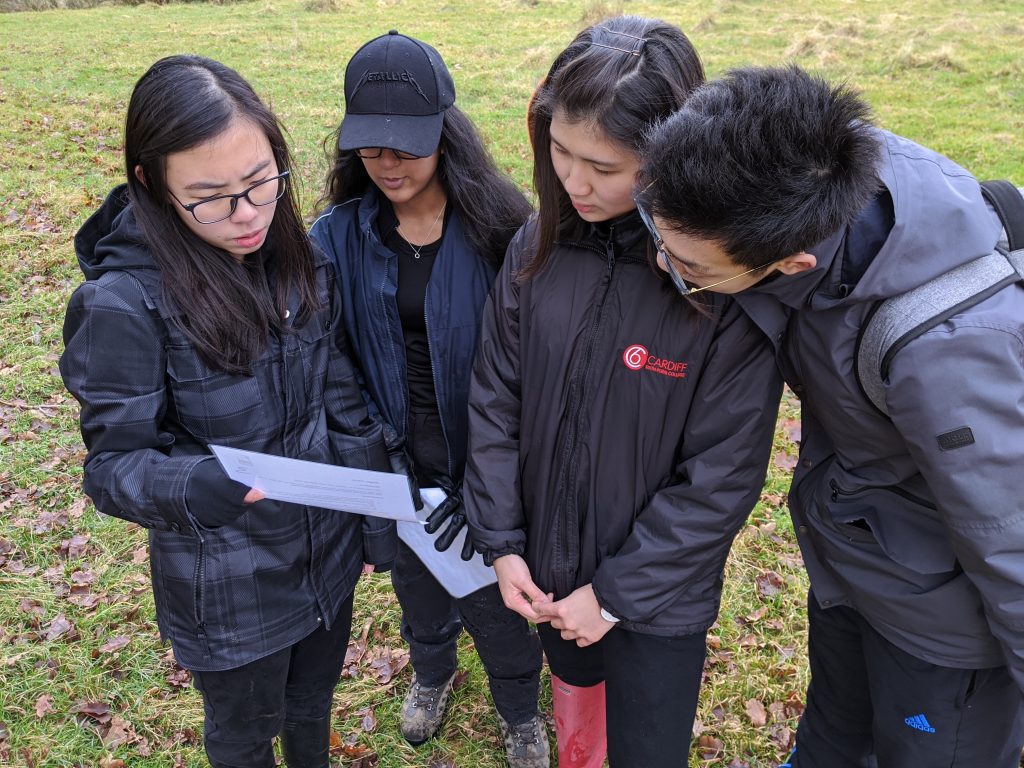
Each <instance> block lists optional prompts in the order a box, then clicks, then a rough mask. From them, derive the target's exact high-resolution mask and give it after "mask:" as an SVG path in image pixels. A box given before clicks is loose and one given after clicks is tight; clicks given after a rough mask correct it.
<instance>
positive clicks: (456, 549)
mask: <svg viewBox="0 0 1024 768" xmlns="http://www.w3.org/2000/svg"><path fill="white" fill-rule="evenodd" d="M420 496H421V497H422V498H423V509H421V510H420V511H419V512H417V513H416V514H417V515H418V516H419V519H420V520H421V521H425V520H426V519H427V517H428V516H429V515H430V513H431V512H432V511H433V510H434V507H436V506H437V505H438V504H440V503H441V502H442V501H444V499H445V493H444V491H442V490H441V489H440V488H422V489H420ZM447 527H448V523H447V522H445V523H443V524H442V525H441V527H440V528H439V529H438V531H437V533H435V534H429V533H427V532H426V531H425V530H424V528H423V523H422V522H420V523H408V522H399V523H398V537H399V538H400V539H401V540H402V541H404V542H405V543H406V544H408V545H409V547H411V548H412V550H413V551H414V552H415V553H416V555H417V556H418V557H419V559H420V560H422V561H423V564H424V565H425V566H427V570H429V571H430V572H431V573H432V574H433V575H434V578H435V579H437V580H438V581H439V582H440V584H441V586H442V587H444V588H445V589H446V590H448V594H450V595H451V596H452V597H456V598H458V597H465V596H466V595H468V594H470V593H472V592H476V591H477V590H478V589H480V588H481V587H486V586H488V585H490V584H494V583H495V582H496V581H497V580H498V577H497V575H495V573H494V569H493V568H490V567H488V566H486V565H484V559H483V557H481V556H480V555H479V554H474V555H473V559H472V560H469V561H468V562H467V561H466V560H463V559H462V545H463V543H464V542H465V541H466V532H467V530H468V528H463V529H462V530H461V531H459V535H458V536H456V537H455V541H453V542H452V544H451V546H450V547H448V549H446V550H445V551H444V552H438V551H437V550H436V549H434V539H436V538H437V536H438V535H439V534H440V533H441V531H443V530H445V529H446V528H447Z"/></svg>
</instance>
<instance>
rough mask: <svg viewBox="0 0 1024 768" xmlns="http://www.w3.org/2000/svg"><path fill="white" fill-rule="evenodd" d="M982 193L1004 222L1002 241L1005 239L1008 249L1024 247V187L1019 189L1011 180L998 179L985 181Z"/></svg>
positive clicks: (1013, 249) (982, 185)
mask: <svg viewBox="0 0 1024 768" xmlns="http://www.w3.org/2000/svg"><path fill="white" fill-rule="evenodd" d="M981 194H982V196H983V197H984V198H985V202H987V203H988V204H989V205H991V206H992V209H993V210H994V211H995V212H996V214H997V215H998V216H999V220H1000V221H1001V222H1002V223H1003V235H1004V236H1003V237H1002V238H1000V241H1001V242H1003V241H1005V243H1006V250H1008V251H1019V250H1022V249H1024V189H1017V187H1015V186H1014V185H1013V184H1011V183H1010V182H1008V181H1005V180H1002V179H997V180H995V181H983V182H982V183H981Z"/></svg>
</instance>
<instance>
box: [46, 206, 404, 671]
mask: <svg viewBox="0 0 1024 768" xmlns="http://www.w3.org/2000/svg"><path fill="white" fill-rule="evenodd" d="M75 246H76V250H77V252H78V258H79V264H80V265H81V267H82V271H83V272H84V273H85V276H86V278H87V281H86V282H85V283H84V284H83V285H82V286H80V287H79V288H78V290H76V291H75V293H74V295H73V296H72V297H71V301H70V304H69V306H68V311H67V316H66V318H65V321H64V344H65V351H64V354H63V356H62V357H61V360H60V370H61V375H62V376H63V377H64V383H65V384H66V385H67V387H68V389H69V390H70V391H71V393H72V394H74V396H75V397H76V398H77V399H78V401H79V402H80V403H81V405H82V412H81V427H82V437H83V439H84V440H85V444H86V447H87V448H88V449H89V453H88V456H87V457H86V459H85V477H84V486H85V491H86V493H88V494H89V496H90V497H92V500H93V502H94V503H95V504H96V508H97V509H98V510H99V511H100V512H103V513H105V514H108V515H114V516H116V517H121V518H124V519H125V520H131V521H133V522H136V523H138V524H139V525H142V526H144V527H145V528H147V529H149V548H150V551H149V555H150V564H151V567H152V576H153V595H154V599H155V602H156V612H157V621H158V623H159V626H160V632H161V634H162V635H163V636H164V637H165V638H167V639H169V640H170V642H171V645H172V646H173V648H174V653H175V656H176V658H177V659H178V661H179V662H180V663H181V664H182V665H183V666H185V667H187V668H189V669H197V670H223V669H231V668H235V667H238V666H241V665H243V664H247V663H249V662H251V661H254V660H255V659H258V658H261V657H263V656H266V655H268V654H270V653H273V652H274V651H277V650H279V649H281V648H286V647H288V646H290V645H292V644H294V643H295V642H297V641H298V640H300V639H302V638H303V637H305V636H306V635H307V634H309V633H310V632H312V631H313V630H314V629H316V628H317V627H318V626H319V625H320V624H321V623H322V622H323V623H326V624H327V625H328V626H329V625H330V624H331V622H333V621H334V620H335V618H336V617H337V615H338V611H339V610H340V608H341V606H342V605H343V604H344V602H345V601H346V600H347V599H348V597H349V595H351V593H352V590H353V588H354V586H355V583H356V579H357V578H358V576H359V570H360V566H361V564H362V562H363V561H364V559H365V560H366V561H367V562H372V563H376V564H384V563H386V562H387V561H389V560H390V559H393V558H394V554H395V546H396V544H395V533H394V525H393V523H391V522H390V521H387V520H381V519H378V518H369V517H368V518H363V517H360V516H358V515H349V514H345V513H343V512H335V511H331V510H325V509H317V508H313V507H303V506H300V505H297V504H287V503H283V502H272V501H269V500H267V501H261V502H258V503H256V504H253V505H251V506H250V507H249V508H248V509H247V510H246V511H245V512H244V513H243V514H242V515H241V516H240V517H237V518H236V519H235V520H234V521H233V522H231V523H228V524H226V525H221V526H217V527H207V526H205V525H203V524H202V523H201V522H200V520H202V519H205V516H204V515H203V514H202V512H203V511H204V510H202V509H201V508H200V507H199V506H195V507H193V506H192V505H191V501H190V500H191V499H202V500H204V501H203V503H205V504H206V505H208V504H210V503H212V501H211V500H212V499H214V498H216V497H217V494H216V493H215V492H214V491H215V489H214V488H209V487H202V488H195V487H193V486H194V485H196V484H197V483H198V482H199V480H198V479H199V478H200V477H203V476H205V475H206V474H207V473H206V472H204V471H203V470H208V469H213V467H212V466H210V464H209V463H210V462H214V461H215V459H213V458H212V456H211V454H210V452H209V448H208V446H209V445H210V444H211V443H217V444H221V445H227V446H230V447H234V448H242V449H246V450H254V451H261V452H264V453H272V454H276V455H281V456H289V457H292V458H297V459H307V460H310V461H318V462H324V463H337V464H344V465H348V466H356V467H362V468H369V469H378V470H384V471H388V470H389V469H390V463H389V461H388V458H387V454H386V452H385V449H384V442H383V437H382V429H381V426H380V425H379V424H378V423H377V422H374V421H371V420H370V418H369V417H368V416H367V412H366V407H365V405H364V404H363V399H362V396H361V395H360V391H359V388H358V383H357V381H356V375H355V371H354V369H353V367H352V364H351V362H350V361H349V358H348V355H347V354H346V352H345V334H344V333H343V331H342V326H341V308H340V302H339V296H338V293H337V289H336V288H335V287H334V284H333V283H334V271H333V270H332V269H331V267H330V265H329V264H328V263H327V260H326V259H325V258H324V257H318V263H317V265H316V278H317V290H318V295H319V297H320V300H321V302H322V305H323V306H322V308H321V309H320V310H319V311H317V312H316V313H314V314H313V316H312V317H311V318H310V320H309V321H308V322H306V323H305V324H304V325H303V326H302V328H301V329H297V330H296V331H295V332H294V333H278V332H276V331H272V332H271V333H270V334H269V336H268V339H267V346H266V350H265V352H264V354H263V355H262V356H261V357H260V358H259V359H258V360H257V361H256V362H255V363H254V364H253V373H252V375H250V376H240V375H232V374H228V373H224V372H222V371H218V370H214V369H211V368H210V367H209V366H207V365H206V364H205V363H204V362H203V360H202V359H201V358H200V357H199V356H198V354H197V352H196V350H195V348H194V347H193V345H192V344H191V343H190V341H189V340H188V338H187V337H186V336H185V335H184V334H183V333H182V331H181V330H180V329H179V328H178V327H177V325H176V324H175V323H174V322H169V318H170V317H171V316H172V314H171V312H170V311H169V310H168V308H167V306H166V305H165V304H164V302H163V301H162V290H161V286H162V279H163V276H162V273H161V271H160V270H159V269H157V267H156V264H155V263H154V261H153V258H152V256H151V255H150V253H149V250H148V248H147V246H146V245H145V242H144V241H143V238H142V235H141V232H140V231H139V228H138V225H137V224H136V223H135V218H134V215H133V211H132V208H131V206H130V205H127V201H126V199H125V192H124V187H119V188H117V189H115V190H114V191H113V192H112V193H111V194H110V196H109V197H108V198H107V201H106V202H105V203H104V205H103V207H101V208H100V210H99V211H97V212H96V213H95V214H94V215H93V216H92V217H91V218H90V219H89V220H88V221H87V222H86V223H85V225H84V226H83V227H82V229H81V231H79V233H78V235H77V237H76V238H75ZM267 251H272V245H268V246H264V248H263V250H262V253H263V255H264V257H265V258H267V259H268V261H267V269H268V273H270V275H271V277H272V271H273V262H272V257H271V256H268V255H267ZM292 315H293V316H294V315H295V312H294V311H293V312H292ZM209 482H215V481H208V483H209ZM221 482H226V477H225V478H224V479H223V480H222V481H221Z"/></svg>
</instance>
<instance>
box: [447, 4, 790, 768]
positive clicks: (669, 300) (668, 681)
mask: <svg viewBox="0 0 1024 768" xmlns="http://www.w3.org/2000/svg"><path fill="white" fill-rule="evenodd" d="M702 80H703V69H702V67H701V63H700V60H699V58H698V56H697V54H696V52H695V51H694V49H693V47H692V46H691V44H690V42H689V40H687V38H686V36H685V35H684V34H683V33H682V32H681V31H680V30H679V29H677V28H676V27H674V26H671V25H668V24H665V23H663V22H660V21H656V20H652V19H644V18H639V17H635V16H627V17H619V18H614V19H609V20H606V21H604V22H601V23H599V24H597V25H595V26H592V27H590V28H588V29H586V30H584V31H583V32H581V33H580V34H579V35H578V36H577V37H576V39H575V40H574V41H573V42H572V44H571V45H570V46H569V47H568V48H566V49H565V50H564V51H563V52H562V53H561V54H560V55H559V56H558V57H557V58H556V59H555V61H554V63H553V64H552V65H551V68H550V70H549V72H548V75H547V77H546V79H545V80H544V81H543V82H542V83H541V85H540V86H539V88H538V90H537V92H536V94H535V96H534V99H533V101H532V103H531V107H530V112H531V113H530V119H529V124H530V126H531V132H532V136H531V138H532V142H533V148H534V176H533V177H534V184H535V186H536V189H537V196H538V199H539V210H538V215H537V216H536V218H534V219H531V220H530V222H529V223H528V224H527V225H526V226H525V227H523V229H522V230H520V232H519V233H518V234H517V235H516V237H515V239H514V240H513V241H512V243H511V245H510V246H509V249H508V254H507V257H506V260H505V264H504V266H503V267H502V270H501V273H500V274H499V275H498V278H497V281H496V283H495V288H494V292H493V294H492V296H491V300H490V303H489V304H488V306H487V308H486V310H485V313H484V321H483V328H482V330H481V339H480V347H479V353H478V355H477V358H476V363H475V367H474V371H473V381H472V387H471V392H470V416H469V419H470V424H469V432H470V440H469V463H468V466H467V470H466V482H465V491H464V498H465V504H466V509H467V514H468V517H469V522H470V525H471V527H472V532H473V537H474V543H475V545H476V547H477V548H478V549H479V550H481V551H483V552H484V555H485V557H486V558H489V559H490V560H492V561H493V563H494V568H495V570H496V571H497V574H498V580H499V587H500V589H501V591H502V594H503V596H504V599H505V603H506V605H508V606H509V607H510V608H512V609H514V610H516V611H517V612H518V613H520V614H521V615H522V616H523V617H524V618H526V619H529V620H530V621H533V622H536V623H537V626H538V629H539V631H540V637H541V642H542V643H543V646H544V651H545V654H546V656H547V659H548V663H549V664H550V666H551V675H552V677H551V696H552V701H553V706H554V716H555V731H556V735H557V740H558V760H559V766H561V768H597V767H598V766H600V765H602V764H603V760H604V757H605V752H606V750H607V755H608V758H609V759H610V762H611V765H612V766H613V767H614V768H627V767H629V766H635V767H637V768H639V767H641V766H642V768H661V767H662V766H664V767H666V768H667V767H668V766H673V767H677V766H680V765H686V764H688V761H687V754H688V751H689V741H690V733H691V727H692V724H693V719H694V715H695V711H696V706H697V694H698V690H699V686H700V681H701V674H702V670H703V666H704V657H705V635H706V633H707V630H708V628H709V627H710V626H711V624H712V623H713V622H714V620H715V617H716V615H717V612H718V602H719V597H720V594H721V586H722V572H723V568H724V565H725V560H726V555H727V553H728V551H729V547H730V545H731V542H732V540H733V537H734V536H735V534H736V532H737V530H738V529H739V527H740V526H741V525H742V523H743V521H744V519H745V518H746V516H747V514H748V513H749V512H750V510H751V508H752V507H753V505H754V503H755V502H756V501H757V499H758V496H759V493H760V490H761V486H762V483H763V480H764V473H765V468H766V465H767V459H768V455H769V451H770V448H771V442H772V433H773V427H774V422H775V418H774V417H775V408H776V405H777V399H778V395H779V389H780V387H779V385H778V377H777V375H776V373H775V370H774V362H773V358H772V353H771V350H770V347H769V346H768V345H767V344H766V343H765V342H764V341H763V339H762V336H761V334H760V333H759V332H758V330H757V329H756V328H755V327H754V326H752V325H751V323H750V322H749V321H748V320H747V319H746V317H745V316H744V315H743V313H742V312H740V311H739V310H738V308H737V307H736V306H734V305H732V304H731V303H730V302H729V301H728V300H723V299H722V298H721V297H718V296H708V295H707V294H698V296H700V297H705V296H707V298H706V299H703V298H702V299H700V300H695V301H693V302H691V301H689V300H686V299H683V298H682V297H681V296H680V295H679V292H678V291H677V290H676V289H675V288H674V287H673V284H672V283H671V282H669V281H668V280H667V279H663V277H662V275H663V274H664V273H662V272H661V270H657V269H655V268H654V267H653V264H652V263H651V260H650V258H649V251H651V250H653V249H651V247H650V246H651V240H650V238H649V236H648V233H647V230H646V229H645V227H644V224H643V222H642V221H641V219H640V216H639V214H638V213H637V209H636V204H635V202H634V199H633V194H634V182H635V177H636V173H637V170H638V167H639V156H640V151H641V149H642V141H643V137H644V136H645V134H646V131H647V129H648V128H650V126H651V125H652V124H653V123H655V122H656V121H658V120H661V119H664V118H665V117H667V116H668V115H669V114H671V113H672V112H673V111H674V110H675V109H677V108H678V107H679V106H680V105H681V104H682V103H683V101H684V99H685V98H686V97H687V95H688V94H689V93H690V92H691V91H692V90H693V89H694V88H696V87H698V86H699V85H700V84H701V82H702Z"/></svg>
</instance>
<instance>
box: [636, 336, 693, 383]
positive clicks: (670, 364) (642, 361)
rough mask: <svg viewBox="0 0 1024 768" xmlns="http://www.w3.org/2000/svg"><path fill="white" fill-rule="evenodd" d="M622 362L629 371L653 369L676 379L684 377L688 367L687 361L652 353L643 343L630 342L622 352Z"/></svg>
mask: <svg viewBox="0 0 1024 768" xmlns="http://www.w3.org/2000/svg"><path fill="white" fill-rule="evenodd" d="M622 362H623V363H624V364H625V366H626V367H627V368H629V370H631V371H653V372H654V373H660V374H661V375H663V376H671V377H673V378H676V379H685V378H686V369H687V368H689V367H690V365H689V363H682V362H679V361H678V360H667V359H665V358H664V357H657V356H656V355H652V354H651V353H650V351H648V349H647V347H645V346H644V345H643V344H630V345H629V346H628V347H626V349H625V351H624V352H623V353H622Z"/></svg>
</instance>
